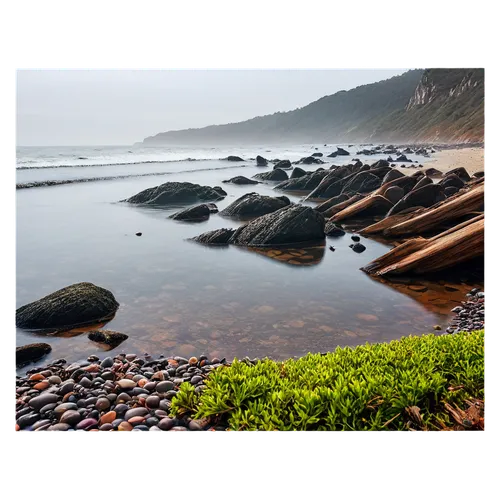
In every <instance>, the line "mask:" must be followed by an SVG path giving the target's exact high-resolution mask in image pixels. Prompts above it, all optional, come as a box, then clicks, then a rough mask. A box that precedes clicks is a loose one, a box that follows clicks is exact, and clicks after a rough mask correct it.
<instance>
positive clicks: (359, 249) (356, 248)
mask: <svg viewBox="0 0 500 500" xmlns="http://www.w3.org/2000/svg"><path fill="white" fill-rule="evenodd" d="M351 248H352V249H353V250H354V251H355V252H356V253H361V252H364V251H365V250H366V247H365V246H364V245H363V244H362V243H355V244H354V245H353V246H352V247H351Z"/></svg>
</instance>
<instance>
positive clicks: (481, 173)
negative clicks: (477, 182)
mask: <svg viewBox="0 0 500 500" xmlns="http://www.w3.org/2000/svg"><path fill="white" fill-rule="evenodd" d="M472 177H475V178H476V179H480V178H481V177H484V172H483V171H482V170H481V171H479V172H475V173H474V174H473V175H472Z"/></svg>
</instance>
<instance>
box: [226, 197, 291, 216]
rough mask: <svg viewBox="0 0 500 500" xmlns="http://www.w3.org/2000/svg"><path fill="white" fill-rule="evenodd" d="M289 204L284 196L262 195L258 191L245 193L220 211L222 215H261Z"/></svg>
mask: <svg viewBox="0 0 500 500" xmlns="http://www.w3.org/2000/svg"><path fill="white" fill-rule="evenodd" d="M287 205H290V200H289V199H288V198H287V197H286V196H278V197H276V198H273V197H272V196H264V195H261V194H258V193H247V194H244V195H243V196H241V197H240V198H238V199H237V200H236V201H233V203H231V205H229V206H227V207H226V208H225V209H224V210H222V211H221V212H220V214H219V215H221V216H223V217H239V218H248V217H260V216H261V215H265V214H269V213H271V212H275V211H276V210H279V209H280V208H283V207H286V206H287Z"/></svg>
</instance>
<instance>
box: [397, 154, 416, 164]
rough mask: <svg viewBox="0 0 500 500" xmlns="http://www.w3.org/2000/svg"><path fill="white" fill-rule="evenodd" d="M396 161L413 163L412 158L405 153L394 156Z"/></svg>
mask: <svg viewBox="0 0 500 500" xmlns="http://www.w3.org/2000/svg"><path fill="white" fill-rule="evenodd" d="M396 161H397V162H403V163H413V161H412V160H410V159H408V158H407V157H406V155H401V156H398V157H397V158H396Z"/></svg>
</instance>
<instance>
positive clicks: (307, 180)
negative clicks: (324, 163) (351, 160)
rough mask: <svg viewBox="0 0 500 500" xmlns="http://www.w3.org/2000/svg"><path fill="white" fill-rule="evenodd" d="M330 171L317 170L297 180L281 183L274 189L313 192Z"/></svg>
mask: <svg viewBox="0 0 500 500" xmlns="http://www.w3.org/2000/svg"><path fill="white" fill-rule="evenodd" d="M328 173H329V170H316V172H308V173H307V175H303V176H302V177H298V178H295V179H289V180H287V181H284V182H280V183H279V184H278V185H277V186H276V187H275V188H274V189H279V190H281V191H312V190H313V189H314V188H316V187H317V186H318V185H319V183H320V182H321V181H322V180H323V178H324V177H326V176H327V174H328Z"/></svg>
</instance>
